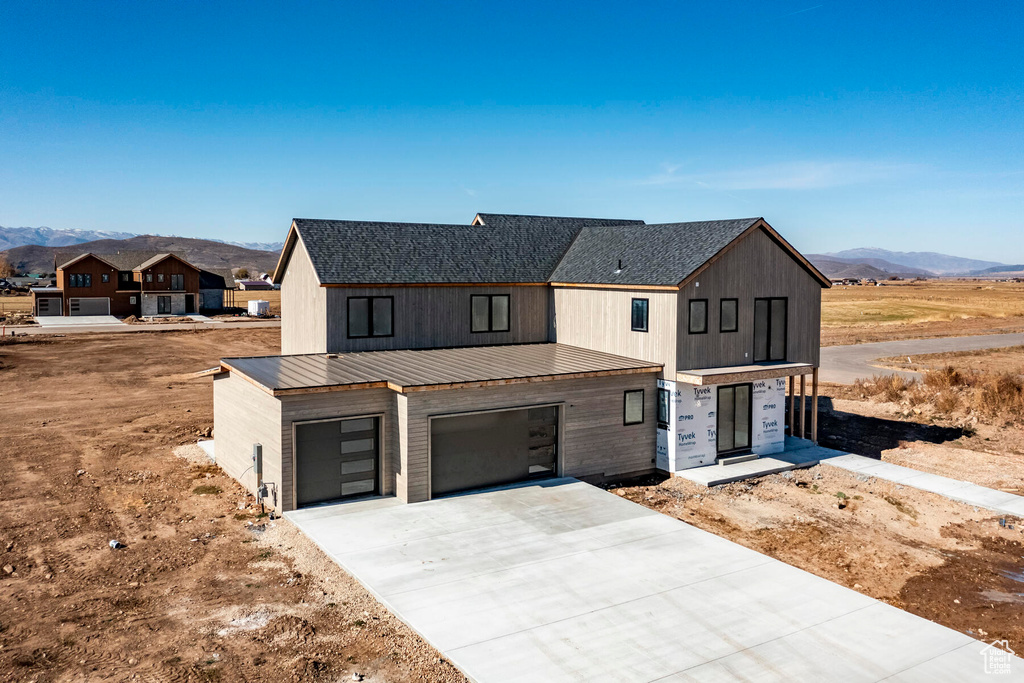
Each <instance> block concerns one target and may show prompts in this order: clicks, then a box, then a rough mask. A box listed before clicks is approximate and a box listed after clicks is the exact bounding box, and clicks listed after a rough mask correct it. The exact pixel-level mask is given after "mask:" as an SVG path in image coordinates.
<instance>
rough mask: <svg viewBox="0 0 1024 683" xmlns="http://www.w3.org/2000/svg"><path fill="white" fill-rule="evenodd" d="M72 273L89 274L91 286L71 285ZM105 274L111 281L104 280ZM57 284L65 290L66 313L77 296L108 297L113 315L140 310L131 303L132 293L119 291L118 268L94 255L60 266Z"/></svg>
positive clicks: (66, 313) (122, 314) (65, 313)
mask: <svg viewBox="0 0 1024 683" xmlns="http://www.w3.org/2000/svg"><path fill="white" fill-rule="evenodd" d="M72 274H83V275H84V274H88V275H90V276H91V277H92V284H91V285H90V286H89V287H71V286H69V285H70V282H71V278H70V277H69V276H70V275H72ZM104 274H106V275H107V276H108V277H109V282H103V275H104ZM57 286H58V287H59V288H60V289H62V290H63V292H64V309H63V312H64V315H68V314H69V312H70V310H71V309H70V304H69V300H70V299H77V298H108V299H110V314H111V315H121V316H125V315H131V314H133V313H135V312H136V311H137V310H138V306H137V305H132V304H131V303H129V302H130V298H129V297H130V296H131V295H129V294H119V293H118V291H117V286H118V270H117V269H116V268H112V267H110V266H109V265H107V264H106V263H104V262H103V261H100V260H99V259H98V258H96V257H95V256H92V255H90V256H86V257H85V258H84V259H82V260H81V261H78V262H77V263H74V264H72V265H71V266H68V267H67V268H59V269H58V270H57ZM137 301H138V299H136V302H137Z"/></svg>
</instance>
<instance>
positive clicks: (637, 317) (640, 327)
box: [630, 299, 647, 332]
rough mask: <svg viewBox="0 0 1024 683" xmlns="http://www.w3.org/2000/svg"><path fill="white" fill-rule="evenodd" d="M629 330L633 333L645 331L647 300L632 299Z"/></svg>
mask: <svg viewBox="0 0 1024 683" xmlns="http://www.w3.org/2000/svg"><path fill="white" fill-rule="evenodd" d="M630 329H632V330H633V331H634V332H646V331H647V299H633V310H632V315H631V316H630Z"/></svg>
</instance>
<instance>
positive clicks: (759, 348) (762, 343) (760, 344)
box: [754, 297, 788, 363]
mask: <svg viewBox="0 0 1024 683" xmlns="http://www.w3.org/2000/svg"><path fill="white" fill-rule="evenodd" d="M787 303H788V302H787V300H786V299H784V298H781V297H777V298H770V299H754V362H755V363H757V362H763V361H775V360H786V325H787V311H786V308H787Z"/></svg>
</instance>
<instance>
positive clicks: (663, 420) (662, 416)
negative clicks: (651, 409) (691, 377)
mask: <svg viewBox="0 0 1024 683" xmlns="http://www.w3.org/2000/svg"><path fill="white" fill-rule="evenodd" d="M671 401H672V392H670V391H669V390H668V389H658V428H659V429H668V423H669V416H670V409H669V404H670V402H671Z"/></svg>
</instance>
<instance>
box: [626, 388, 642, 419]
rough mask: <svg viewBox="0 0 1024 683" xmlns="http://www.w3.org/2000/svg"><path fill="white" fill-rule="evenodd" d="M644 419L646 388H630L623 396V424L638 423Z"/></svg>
mask: <svg viewBox="0 0 1024 683" xmlns="http://www.w3.org/2000/svg"><path fill="white" fill-rule="evenodd" d="M643 421H644V390H643V389H630V390H628V391H626V392H624V393H623V397H622V424H624V425H638V424H641V423H642V422H643Z"/></svg>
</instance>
